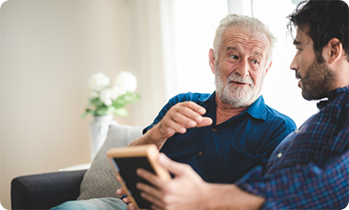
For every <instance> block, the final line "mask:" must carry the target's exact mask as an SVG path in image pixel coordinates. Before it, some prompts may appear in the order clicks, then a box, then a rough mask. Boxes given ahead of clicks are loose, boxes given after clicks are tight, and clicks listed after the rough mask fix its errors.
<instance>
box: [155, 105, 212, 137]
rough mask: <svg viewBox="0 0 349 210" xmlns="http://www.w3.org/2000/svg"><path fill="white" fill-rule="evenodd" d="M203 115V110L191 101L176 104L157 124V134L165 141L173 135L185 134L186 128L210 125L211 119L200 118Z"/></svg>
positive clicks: (204, 111)
mask: <svg viewBox="0 0 349 210" xmlns="http://www.w3.org/2000/svg"><path fill="white" fill-rule="evenodd" d="M205 113H206V109H205V108H203V107H202V106H200V105H198V104H196V103H194V102H192V101H186V102H182V103H177V104H176V105H174V106H173V107H171V109H170V110H169V111H168V112H167V113H166V115H165V116H164V118H163V119H162V120H161V121H160V123H158V129H159V133H160V134H161V137H162V138H165V139H167V138H169V137H171V136H172V135H174V134H175V133H185V132H186V131H187V129H188V128H193V127H204V126H208V125H211V124H212V119H211V118H209V117H203V116H202V115H203V114H205Z"/></svg>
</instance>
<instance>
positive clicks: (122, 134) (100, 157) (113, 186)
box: [77, 124, 144, 200]
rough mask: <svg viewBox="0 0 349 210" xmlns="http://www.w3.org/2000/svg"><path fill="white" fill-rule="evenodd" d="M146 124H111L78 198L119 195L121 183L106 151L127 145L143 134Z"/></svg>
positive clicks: (116, 196) (86, 175)
mask: <svg viewBox="0 0 349 210" xmlns="http://www.w3.org/2000/svg"><path fill="white" fill-rule="evenodd" d="M143 128H144V126H129V125H118V124H112V125H110V126H109V131H108V135H107V139H106V140H105V142H104V144H103V146H102V147H101V149H100V150H99V151H98V153H97V155H96V157H95V158H94V159H93V161H92V164H91V167H90V169H88V170H87V172H86V173H85V175H84V178H83V180H82V183H81V186H80V196H79V197H78V198H77V200H85V199H91V198H105V197H115V198H118V197H119V196H118V195H117V194H116V190H117V189H119V188H121V184H120V183H119V182H118V181H117V180H116V175H115V173H114V171H113V168H112V167H111V165H110V163H109V162H108V159H107V156H106V152H107V151H108V150H110V149H112V148H115V147H127V146H128V145H129V143H131V142H132V141H133V140H135V139H136V138H138V137H139V136H141V135H142V129H143Z"/></svg>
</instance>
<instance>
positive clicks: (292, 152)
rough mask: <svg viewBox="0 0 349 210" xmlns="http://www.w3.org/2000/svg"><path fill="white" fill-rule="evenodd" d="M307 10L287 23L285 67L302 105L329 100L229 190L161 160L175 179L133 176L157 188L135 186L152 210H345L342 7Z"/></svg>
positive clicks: (347, 55)
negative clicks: (289, 55) (290, 37)
mask: <svg viewBox="0 0 349 210" xmlns="http://www.w3.org/2000/svg"><path fill="white" fill-rule="evenodd" d="M305 3H306V2H303V3H301V4H300V5H299V7H298V8H297V9H296V11H295V12H294V13H293V14H292V15H290V16H289V18H290V23H291V24H290V28H291V31H292V25H295V26H296V27H297V35H296V37H295V39H294V45H295V46H296V48H297V53H296V55H295V57H294V59H293V61H292V63H291V67H290V68H291V69H292V70H294V71H295V73H296V77H297V78H298V79H299V83H298V85H299V87H300V88H301V89H302V95H303V97H304V98H305V99H307V100H317V99H322V98H325V97H327V98H328V100H326V101H321V102H319V104H318V107H319V109H320V112H319V113H317V114H315V115H314V116H312V117H311V118H309V119H308V120H307V121H306V122H305V123H304V124H303V125H302V126H301V127H300V128H299V129H298V130H296V131H295V132H293V133H291V134H290V135H288V136H287V137H286V138H285V139H284V140H283V141H282V143H281V144H280V145H279V146H278V147H277V148H276V149H275V151H274V152H273V153H272V155H271V157H270V159H269V161H268V163H267V165H266V167H261V166H257V167H256V168H254V169H252V170H250V171H249V172H248V173H247V174H246V175H245V176H243V177H242V178H241V179H239V180H238V181H236V182H235V183H234V184H211V183H207V182H204V180H202V179H201V178H200V176H198V175H197V174H196V173H195V172H194V171H193V170H192V169H191V168H190V167H188V165H185V164H181V163H176V162H174V161H172V160H170V159H168V158H167V157H166V156H165V155H163V154H161V155H160V157H159V159H158V160H159V163H160V164H161V165H162V166H163V167H164V168H166V169H168V170H169V171H170V172H172V173H173V174H174V175H175V178H174V179H172V180H169V181H162V180H160V179H159V178H158V177H156V176H154V175H152V174H151V173H149V172H147V171H145V170H142V169H138V170H137V173H138V174H139V175H140V176H141V177H143V178H144V179H146V180H148V181H149V182H150V183H152V184H154V185H155V186H156V187H155V188H154V187H150V186H148V185H145V184H142V183H138V184H137V186H138V188H139V189H140V190H142V191H143V192H142V194H141V195H142V196H143V197H144V198H145V199H147V200H149V201H150V202H152V203H153V209H260V208H262V209H343V208H345V207H346V206H347V205H348V202H349V183H348V180H349V171H348V166H349V148H348V139H349V116H348V112H349V46H348V45H349V44H348V41H349V40H348V37H349V35H348V28H349V24H348V5H347V4H346V3H344V2H343V1H309V2H308V3H306V4H305ZM304 4H305V5H304ZM223 37H224V36H223ZM230 40H233V39H230ZM223 43H224V41H223ZM223 46H224V45H223ZM228 49H229V47H228ZM222 51H224V48H223V50H222ZM220 52H221V51H220ZM220 61H221V60H220V59H218V63H219V62H220ZM218 66H222V65H220V64H218ZM120 191H123V190H120ZM132 208H133V205H132V204H130V205H129V209H132Z"/></svg>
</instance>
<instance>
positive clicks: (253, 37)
mask: <svg viewBox="0 0 349 210" xmlns="http://www.w3.org/2000/svg"><path fill="white" fill-rule="evenodd" d="M222 42H223V44H222V46H221V50H224V51H225V50H226V48H227V47H228V46H230V45H236V47H240V48H244V49H245V50H254V51H258V52H259V53H262V54H263V55H265V54H266V53H267V52H268V50H269V46H270V44H269V40H268V38H267V35H266V34H265V33H263V32H259V31H252V30H249V29H248V28H243V27H238V26H232V27H229V28H227V29H226V30H225V31H224V32H223V34H222Z"/></svg>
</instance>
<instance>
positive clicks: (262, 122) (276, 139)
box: [144, 92, 296, 183]
mask: <svg viewBox="0 0 349 210" xmlns="http://www.w3.org/2000/svg"><path fill="white" fill-rule="evenodd" d="M215 97H216V94H215V92H214V93H213V94H211V95H210V94H200V93H190V92H189V93H186V94H179V95H177V96H175V97H173V98H172V99H170V100H169V102H168V103H167V104H166V105H165V106H164V107H163V109H162V110H161V111H160V113H159V115H158V116H157V117H156V119H155V120H154V122H153V123H152V124H151V125H150V126H148V127H147V128H146V129H145V130H144V132H146V131H147V130H148V129H150V128H151V127H152V126H153V125H155V124H156V123H158V122H159V121H160V120H161V119H162V118H163V117H164V116H165V114H166V112H167V111H168V110H169V109H170V108H171V107H172V106H174V105H175V104H176V103H179V102H183V101H193V102H195V103H197V104H199V105H201V106H203V107H204V108H205V109H206V113H205V115H204V116H207V117H210V118H211V119H212V120H213V123H212V125H210V126H206V127H200V128H192V129H188V130H187V132H186V133H185V134H179V133H177V134H175V135H174V136H172V137H170V138H169V139H167V141H166V142H165V144H164V145H163V147H162V148H161V150H160V151H161V152H163V153H165V154H166V155H167V156H168V157H169V158H171V159H172V160H175V161H177V162H182V163H187V164H189V165H191V166H192V168H193V169H194V170H195V171H196V172H197V173H198V174H199V175H200V176H201V177H202V178H203V179H204V180H205V181H207V182H214V183H232V182H234V181H236V180H238V179H239V178H240V177H241V176H242V175H243V174H245V173H246V172H247V171H249V170H250V169H252V168H253V167H255V166H256V165H260V164H261V165H265V164H266V162H267V160H268V158H269V156H270V154H271V153H272V151H273V150H274V149H275V147H276V146H277V145H278V144H279V143H280V141H281V140H282V139H283V138H285V137H286V136H287V135H288V134H289V133H291V132H292V131H294V130H295V129H296V125H295V123H294V122H293V120H292V119H290V118H289V117H287V116H286V115H284V114H281V113H279V112H277V111H275V110H274V109H272V108H270V107H269V106H267V105H266V104H265V103H264V100H263V97H262V96H260V97H259V98H258V99H257V100H256V101H255V102H254V103H253V104H252V105H251V106H250V107H249V108H248V109H246V110H245V111H244V112H243V113H241V114H239V115H237V116H234V117H232V118H231V119H229V120H227V121H225V122H223V123H221V124H219V125H216V101H215Z"/></svg>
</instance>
